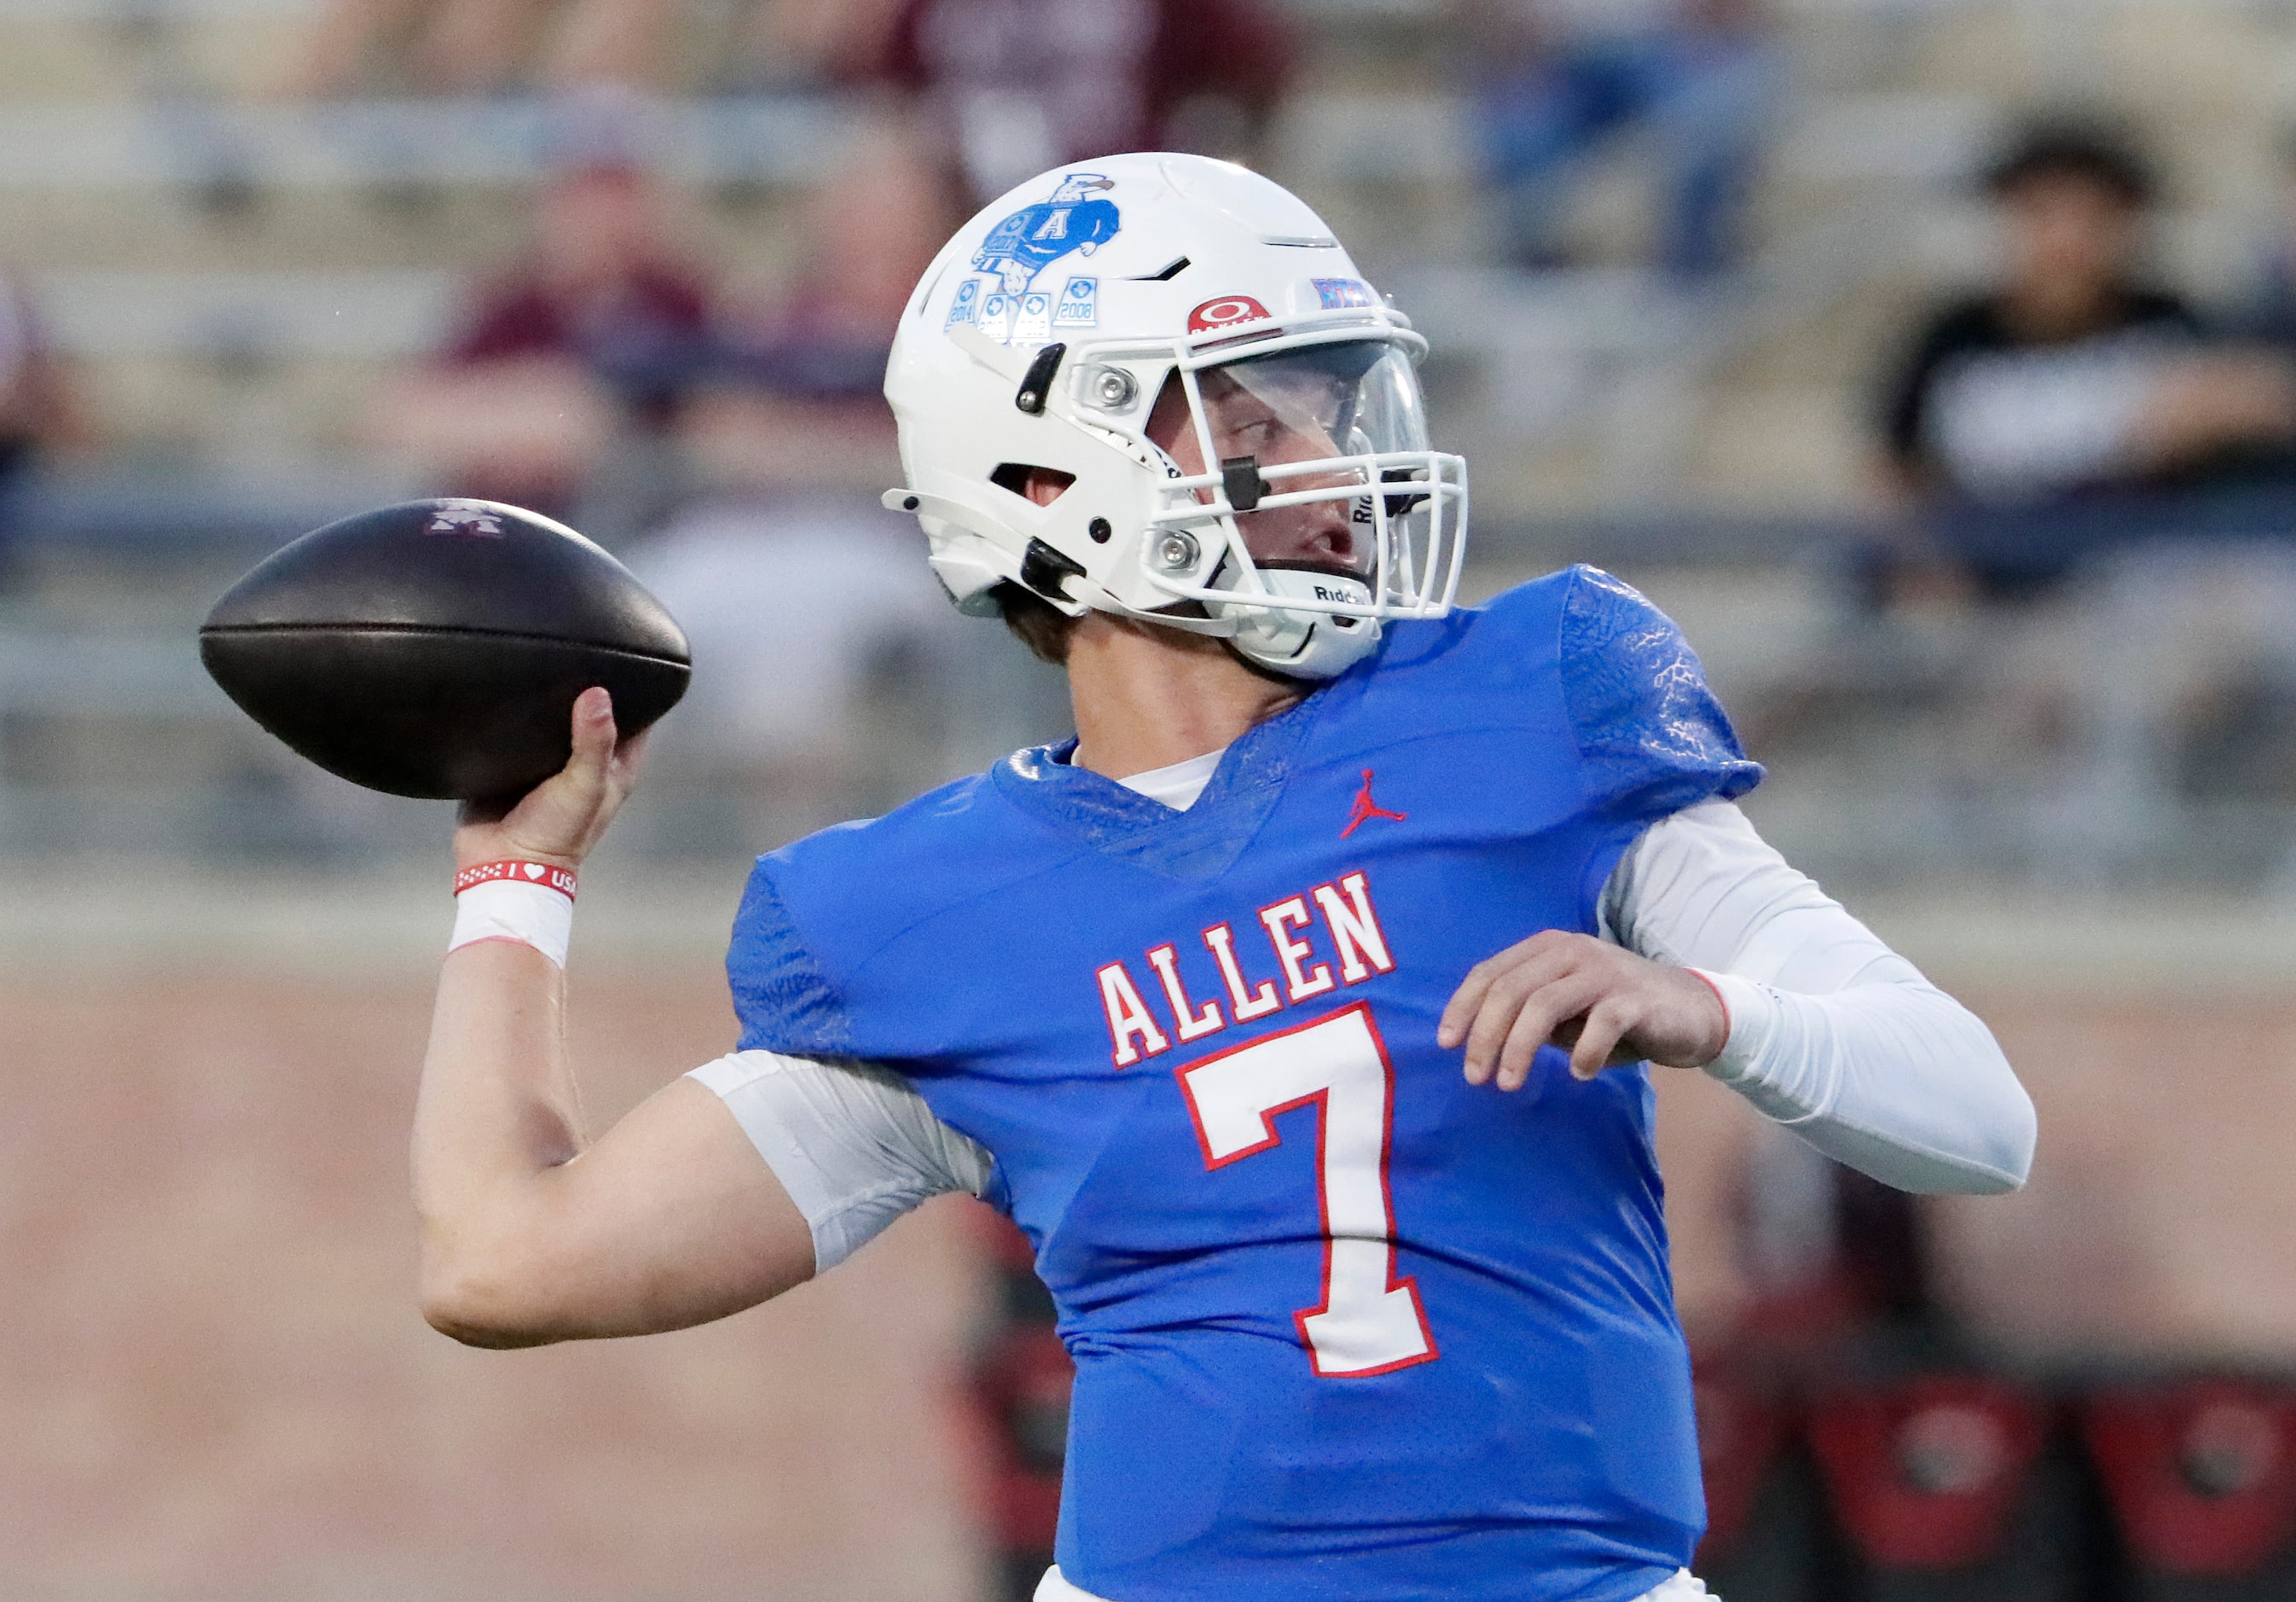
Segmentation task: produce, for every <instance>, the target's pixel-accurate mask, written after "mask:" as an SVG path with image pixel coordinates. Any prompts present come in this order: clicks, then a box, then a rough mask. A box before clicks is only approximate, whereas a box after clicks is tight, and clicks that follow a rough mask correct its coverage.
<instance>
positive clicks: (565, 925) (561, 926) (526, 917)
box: [447, 863, 574, 967]
mask: <svg viewBox="0 0 2296 1602" xmlns="http://www.w3.org/2000/svg"><path fill="white" fill-rule="evenodd" d="M533 866H536V865H534V864H523V863H522V864H495V863H489V864H488V865H487V867H486V868H484V869H471V870H468V873H467V874H466V875H463V876H464V877H473V876H476V875H482V874H488V872H489V870H492V869H495V868H496V867H520V868H524V867H533ZM573 885H574V875H571V874H570V873H565V872H563V871H562V870H553V871H551V872H549V873H547V874H545V875H542V876H541V878H540V880H539V882H537V879H536V878H535V877H533V876H530V875H525V874H523V873H521V874H518V875H503V876H500V877H494V876H487V877H479V878H477V882H476V883H469V884H467V885H466V886H464V887H463V888H461V889H458V890H457V891H455V932H454V933H453V935H451V936H450V937H449V938H448V940H447V950H448V951H449V952H454V951H459V950H461V949H463V947H464V946H469V945H475V944H476V943H477V942H479V941H486V940H510V941H519V942H520V943H521V944H522V945H529V946H532V947H533V948H534V949H536V950H537V951H539V952H541V953H542V954H543V955H544V956H545V957H548V958H549V959H550V960H551V961H552V962H553V963H555V964H556V965H558V966H560V967H564V966H565V965H566V949H567V947H568V946H569V944H570V943H571V941H572V940H573V938H574V890H573Z"/></svg>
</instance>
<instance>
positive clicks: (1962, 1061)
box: [1706, 966, 2035, 1195]
mask: <svg viewBox="0 0 2296 1602" xmlns="http://www.w3.org/2000/svg"><path fill="white" fill-rule="evenodd" d="M1708 977H1709V979H1710V980H1711V981H1712V982H1713V983H1714V985H1715V987H1716V988H1717V989H1718V990H1720V991H1721V992H1722V996H1723V999H1724V1001H1725V1003H1726V1005H1727V1006H1728V1007H1729V1009H1730V1016H1731V1028H1730V1039H1729V1043H1728V1044H1727V1045H1726V1046H1725V1047H1724V1048H1723V1051H1722V1055H1721V1056H1718V1057H1717V1058H1716V1059H1715V1060H1714V1061H1713V1062H1712V1063H1710V1064H1708V1065H1707V1069H1706V1072H1708V1073H1710V1074H1711V1075H1713V1076H1714V1077H1715V1078H1717V1079H1718V1080H1722V1082H1723V1083H1725V1084H1727V1085H1729V1086H1731V1087H1732V1088H1733V1089H1735V1090H1737V1091H1738V1092H1739V1093H1740V1094H1741V1095H1743V1096H1744V1097H1746V1099H1747V1100H1749V1101H1751V1102H1752V1103H1753V1104H1754V1105H1755V1106H1756V1107H1758V1108H1759V1109H1760V1110H1761V1111H1762V1112H1764V1113H1767V1114H1768V1115H1769V1116H1770V1117H1772V1118H1775V1119H1776V1120H1777V1121H1779V1122H1781V1123H1784V1124H1785V1125H1786V1126H1788V1127H1789V1128H1791V1129H1792V1130H1794V1132H1795V1133H1797V1134H1799V1135H1800V1136H1801V1138H1803V1139H1805V1140H1807V1141H1808V1142H1809V1144H1810V1145H1812V1146H1816V1148H1817V1149H1818V1150H1819V1151H1822V1152H1824V1153H1825V1154H1826V1155H1827V1156H1829V1157H1832V1158H1834V1159H1835V1160H1836V1161H1838V1162H1847V1163H1849V1165H1850V1166H1851V1167H1853V1168H1856V1169H1857V1170H1859V1171H1862V1172H1864V1173H1867V1174H1870V1175H1872V1176H1873V1177H1874V1178H1875V1179H1880V1180H1882V1182H1883V1183H1885V1184H1889V1185H1894V1186H1896V1187H1898V1189H1900V1190H1910V1191H1915V1192H1917V1193H1921V1194H1925V1195H1946V1194H1961V1195H1989V1194H1992V1193H1996V1192H1999V1191H2005V1190H2014V1189H2016V1188H2017V1187H2019V1186H2021V1185H2022V1184H2023V1183H2024V1182H2025V1177H2026V1175H2027V1173H2028V1172H2029V1171H2030V1169H2031V1167H2032V1162H2033V1142H2034V1133H2035V1122H2034V1115H2033V1104H2032V1100H2031V1098H2030V1097H2028V1096H2027V1095H2026V1094H2025V1089H2024V1087H2023V1086H2022V1085H2020V1084H2019V1083H2018V1082H2017V1076H2016V1074H2015V1073H2014V1072H2012V1071H2011V1069H2010V1066H2009V1062H2008V1059H2007V1058H2006V1057H2005V1056H2003V1055H2002V1052H2001V1047H1999V1045H1997V1043H1996V1042H1995V1040H1994V1039H1993V1035H1992V1031H1989V1030H1988V1029H1987V1028H1986V1027H1985V1025H1984V1023H1982V1022H1980V1020H1979V1019H1978V1018H1977V1016H1976V1015H1974V1014H1972V1013H1971V1012H1970V1011H1969V1009H1968V1008H1966V1007H1964V1006H1962V1005H1961V1004H1960V1003H1959V1002H1957V1001H1956V1000H1954V998H1952V997H1950V996H1948V995H1947V994H1946V993H1945V992H1944V991H1942V990H1938V989H1937V988H1936V987H1935V986H1933V985H1931V984H1929V983H1928V982H1925V981H1923V980H1922V979H1921V978H1920V976H1919V975H1918V974H1915V973H1914V972H1913V971H1912V970H1911V968H1910V966H1907V967H1906V970H1905V972H1904V973H1902V974H1887V975H1885V976H1876V977H1875V979H1874V982H1867V983H1859V984H1853V985H1850V986H1849V987H1848V988H1846V989H1843V990H1837V991H1835V992H1833V993H1832V994H1830V995H1801V994H1796V993H1795V992H1793V991H1792V990H1784V989H1779V988H1776V987H1774V986H1771V985H1766V984H1762V983H1759V982H1756V981H1753V980H1750V979H1745V978H1742V977H1740V976H1737V975H1734V974H1724V973H1710V974H1708Z"/></svg>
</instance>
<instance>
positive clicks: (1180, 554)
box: [1139, 334, 1466, 679]
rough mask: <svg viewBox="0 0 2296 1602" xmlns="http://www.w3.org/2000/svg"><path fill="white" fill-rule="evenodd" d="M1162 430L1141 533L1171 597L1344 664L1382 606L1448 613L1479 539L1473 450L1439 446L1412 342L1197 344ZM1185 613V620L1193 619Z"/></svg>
mask: <svg viewBox="0 0 2296 1602" xmlns="http://www.w3.org/2000/svg"><path fill="white" fill-rule="evenodd" d="M1147 432H1148V434H1149V436H1150V439H1151V441H1152V443H1153V444H1155V445H1156V446H1157V447H1158V448H1160V450H1161V452H1162V454H1163V455H1164V456H1165V457H1166V458H1167V460H1166V464H1165V471H1166V473H1167V478H1166V481H1165V482H1164V483H1163V484H1162V485H1161V486H1160V489H1159V491H1158V494H1157V499H1156V505H1155V507H1154V508H1153V510H1152V512H1151V513H1150V514H1149V517H1148V519H1147V527H1146V529H1145V531H1144V538H1142V540H1141V543H1140V556H1139V559H1140V563H1141V569H1142V574H1143V577H1144V579H1146V581H1147V583H1148V585H1149V586H1150V587H1152V589H1153V590H1155V591H1157V592H1160V593H1161V594H1164V595H1168V596H1171V597H1172V602H1173V604H1172V605H1171V606H1170V607H1169V608H1160V609H1158V610H1159V612H1162V613H1163V615H1165V616H1167V617H1170V618H1172V619H1173V620H1175V621H1177V620H1178V619H1179V617H1182V616H1190V615H1193V616H1195V617H1201V618H1204V619H1208V620H1210V621H1212V622H1213V623H1215V624H1219V625H1225V627H1222V628H1218V630H1217V631H1218V632H1219V633H1221V634H1224V635H1226V637H1227V638H1228V640H1229V643H1230V645H1232V646H1233V648H1234V650H1235V651H1236V652H1237V653H1238V654H1239V655H1241V656H1242V657H1243V658H1244V659H1245V660H1246V661H1250V662H1251V663H1253V664H1254V665H1256V666H1259V667H1261V668H1265V669H1267V670H1272V671H1275V672H1277V673H1282V674H1284V675H1287V676H1290V677H1294V678H1314V679H1320V678H1330V677H1332V676H1333V674H1336V673H1338V672H1341V671H1342V670H1345V669H1346V668H1347V667H1348V666H1349V665H1350V664H1351V663H1353V662H1355V661H1359V660H1360V659H1361V658H1362V657H1364V656H1365V655H1366V654H1368V653H1369V652H1370V651H1371V649H1372V648H1373V646H1374V645H1376V644H1377V643H1378V640H1379V635H1380V622H1381V620H1382V619H1384V618H1390V617H1439V616H1440V615H1442V614H1443V613H1444V612H1446V611H1447V610H1448V609H1449V607H1450V604H1451V601H1452V597H1453V594H1454V592H1455V591H1456V588H1457V586H1458V577H1459V565H1460V558H1461V556H1462V555H1463V552H1464V542H1463V539H1462V534H1463V532H1464V522H1465V516H1464V513H1465V510H1466V505H1465V503H1466V482H1465V474H1464V464H1461V463H1460V462H1459V461H1458V458H1457V457H1456V456H1444V455H1441V454H1439V453H1438V452H1435V451H1433V450H1431V449H1430V448H1428V444H1427V430H1426V420H1425V413H1424V410H1423V407H1422V405H1421V402H1420V396H1419V386H1418V379H1417V375H1416V374H1415V373H1414V372H1413V370H1412V366H1411V361H1410V357H1409V355H1408V354H1407V353H1406V350H1405V349H1403V348H1401V347H1400V346H1399V345H1398V344H1396V343H1394V342H1391V341H1384V340H1366V339H1364V338H1362V337H1361V336H1360V335H1359V334H1358V335H1357V336H1356V337H1353V338H1345V337H1342V338H1336V339H1333V338H1326V339H1324V340H1320V341H1308V342H1293V341H1287V342H1286V345H1285V347H1284V348H1283V349H1277V350H1275V351H1273V352H1267V353H1264V354H1251V355H1243V356H1239V357H1231V358H1228V359H1226V360H1222V359H1220V357H1218V355H1217V354H1215V353H1214V352H1212V351H1200V352H1197V353H1194V354H1193V356H1192V357H1188V358H1186V359H1184V360H1182V361H1181V362H1180V363H1179V365H1178V366H1177V368H1176V369H1175V371H1174V373H1173V374H1172V378H1171V380H1170V382H1168V384H1167V385H1166V388H1165V391H1164V394H1163V395H1162V396H1161V397H1160V399H1159V401H1158V403H1157V406H1156V407H1155V410H1154V412H1153V413H1152V415H1151V417H1150V419H1149V420H1148V425H1147ZM1183 626H1185V625H1183Z"/></svg>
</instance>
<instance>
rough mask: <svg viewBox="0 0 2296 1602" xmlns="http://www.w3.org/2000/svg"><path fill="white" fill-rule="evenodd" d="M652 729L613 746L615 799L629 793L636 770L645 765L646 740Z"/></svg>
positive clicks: (635, 780)
mask: <svg viewBox="0 0 2296 1602" xmlns="http://www.w3.org/2000/svg"><path fill="white" fill-rule="evenodd" d="M652 733H653V730H652V729H647V730H645V731H644V732H643V733H640V734H635V735H631V736H630V737H629V738H628V739H627V740H624V741H622V742H621V743H619V744H617V745H616V746H615V747H614V765H613V776H614V786H615V788H614V796H615V799H616V800H617V801H619V800H620V799H621V798H622V797H623V796H626V795H627V794H628V793H630V787H631V786H632V785H635V784H636V783H637V782H638V770H639V769H640V768H644V766H645V755H646V740H647V738H648V737H649V736H650V735H652Z"/></svg>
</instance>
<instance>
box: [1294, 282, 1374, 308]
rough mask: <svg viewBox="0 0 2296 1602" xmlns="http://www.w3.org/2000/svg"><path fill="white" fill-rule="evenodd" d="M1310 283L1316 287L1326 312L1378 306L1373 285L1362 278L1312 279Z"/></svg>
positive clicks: (1318, 297) (1317, 295) (1317, 297)
mask: <svg viewBox="0 0 2296 1602" xmlns="http://www.w3.org/2000/svg"><path fill="white" fill-rule="evenodd" d="M1308 282H1309V283H1313V284H1314V285H1315V286H1316V299H1317V300H1321V301H1322V302H1323V303H1324V310H1325V311H1339V310H1341V309H1342V308H1346V307H1350V306H1371V305H1374V304H1376V302H1374V300H1373V299H1372V292H1371V285H1370V284H1368V283H1365V282H1364V281H1363V280H1362V279H1360V278H1311V279H1309V280H1308Z"/></svg>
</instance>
